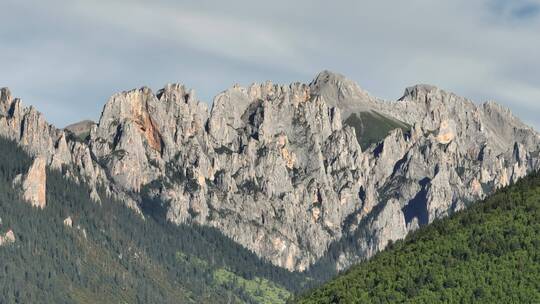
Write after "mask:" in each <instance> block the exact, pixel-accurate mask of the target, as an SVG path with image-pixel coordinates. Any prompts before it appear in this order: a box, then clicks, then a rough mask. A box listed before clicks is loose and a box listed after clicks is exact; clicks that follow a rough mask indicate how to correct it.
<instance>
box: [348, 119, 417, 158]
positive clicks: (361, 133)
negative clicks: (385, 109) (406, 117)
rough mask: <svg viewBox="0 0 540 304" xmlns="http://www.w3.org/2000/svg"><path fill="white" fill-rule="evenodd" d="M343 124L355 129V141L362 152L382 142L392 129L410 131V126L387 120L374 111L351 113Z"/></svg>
mask: <svg viewBox="0 0 540 304" xmlns="http://www.w3.org/2000/svg"><path fill="white" fill-rule="evenodd" d="M344 124H345V125H347V126H350V127H353V128H354V129H355V131H356V139H357V140H358V143H359V144H360V147H362V149H363V150H366V149H367V148H369V147H370V146H371V145H372V144H376V143H378V142H380V141H381V140H383V139H384V138H385V137H386V136H387V135H388V133H390V131H392V130H394V129H402V130H403V131H404V132H408V131H409V130H410V126H409V125H407V124H406V123H403V122H401V121H398V120H394V119H391V118H388V117H386V116H384V115H382V114H380V113H378V112H375V111H370V112H360V113H359V114H356V113H353V114H351V116H349V117H348V118H347V119H346V120H345V122H344Z"/></svg>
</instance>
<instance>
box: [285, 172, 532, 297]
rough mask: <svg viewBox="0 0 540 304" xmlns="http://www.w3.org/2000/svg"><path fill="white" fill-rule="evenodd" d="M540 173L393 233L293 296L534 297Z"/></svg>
mask: <svg viewBox="0 0 540 304" xmlns="http://www.w3.org/2000/svg"><path fill="white" fill-rule="evenodd" d="M539 231H540V174H538V173H536V174H532V175H531V176H528V177H526V178H524V179H522V180H520V181H519V182H517V184H515V185H512V186H510V187H508V188H505V189H502V190H498V191H497V192H496V194H494V195H492V196H490V197H489V198H488V199H486V200H485V201H482V202H479V203H477V204H475V205H473V206H471V207H470V208H468V209H467V210H464V211H462V212H459V213H456V214H454V215H453V216H451V217H450V218H446V219H442V220H436V221H435V222H433V223H432V224H431V225H429V226H427V227H425V228H422V229H420V230H419V231H417V232H414V233H412V234H411V235H409V236H408V237H407V238H406V239H405V240H404V241H397V242H395V243H393V244H391V245H390V246H389V248H388V249H387V250H385V251H384V252H381V253H379V254H377V255H376V256H375V257H373V258H372V259H371V260H369V261H367V262H364V263H361V264H359V265H357V266H354V267H352V268H351V269H350V270H349V271H347V272H346V273H344V274H343V275H340V276H339V277H337V278H335V279H333V280H332V281H331V282H329V283H328V284H326V285H325V286H323V287H321V288H319V289H315V290H313V291H310V292H309V293H307V294H305V295H304V296H301V297H300V298H298V299H296V301H294V302H295V303H305V304H307V303H538V302H540V288H539V286H538V282H539V279H540V255H539V252H540V234H539V233H538V232H539Z"/></svg>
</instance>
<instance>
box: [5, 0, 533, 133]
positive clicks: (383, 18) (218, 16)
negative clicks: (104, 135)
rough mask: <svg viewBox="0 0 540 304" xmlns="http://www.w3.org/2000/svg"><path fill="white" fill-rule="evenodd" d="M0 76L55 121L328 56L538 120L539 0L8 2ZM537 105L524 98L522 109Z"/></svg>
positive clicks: (272, 73)
mask: <svg viewBox="0 0 540 304" xmlns="http://www.w3.org/2000/svg"><path fill="white" fill-rule="evenodd" d="M4 7H5V9H6V11H9V12H10V14H5V15H4V16H3V21H2V22H3V26H2V27H0V39H2V41H9V43H2V44H0V66H1V67H2V73H0V85H8V86H10V87H11V88H12V91H13V93H14V94H15V95H17V96H21V97H23V99H24V100H25V101H26V102H27V103H31V104H35V105H36V106H37V107H38V108H39V109H41V110H42V111H44V112H45V114H46V115H47V117H48V118H49V119H50V120H51V121H53V122H54V123H56V124H58V125H65V124H67V123H70V122H73V121H76V120H78V119H81V118H87V117H88V116H89V118H94V119H96V118H97V116H98V115H99V112H100V110H101V107H102V105H103V103H104V102H105V101H106V99H107V98H108V96H110V95H111V94H113V93H114V92H116V91H121V90H127V89H131V88H133V87H140V86H142V85H149V86H151V87H153V88H156V89H157V88H159V87H161V86H163V85H164V84H165V83H168V82H182V83H185V84H186V85H188V86H190V87H193V88H195V89H196V91H197V92H198V93H199V96H201V97H202V98H203V99H204V100H206V101H210V100H211V99H212V97H213V96H214V95H216V94H217V93H218V92H219V91H221V90H224V89H226V88H227V87H229V86H231V85H232V84H234V83H240V84H244V85H247V84H249V83H250V82H252V81H253V82H255V81H256V82H261V81H265V80H272V81H274V82H279V83H289V82H292V81H304V82H308V81H310V80H311V79H312V78H313V77H314V76H315V74H316V73H317V72H319V71H320V70H323V69H331V70H335V71H338V72H341V73H343V74H345V75H347V76H348V77H349V78H351V79H354V80H356V81H357V82H358V83H359V84H360V86H362V87H364V88H365V89H367V90H368V91H371V92H372V93H373V94H374V95H376V96H380V97H383V98H387V99H395V98H397V97H399V96H400V95H401V93H402V92H403V89H404V88H405V87H406V86H409V85H412V84H415V83H432V84H436V85H438V86H440V87H442V88H445V89H448V90H450V91H454V92H456V93H458V94H460V95H464V96H466V97H469V98H472V99H474V100H476V101H478V102H481V101H484V100H488V99H496V100H497V101H499V102H501V103H503V104H505V105H507V106H509V107H510V108H512V109H513V111H514V112H515V113H516V114H517V115H518V116H520V117H523V119H524V120H526V121H527V122H529V123H531V124H534V125H535V126H536V127H537V128H540V118H539V117H534V116H535V115H532V114H531V112H532V111H534V110H536V109H538V106H537V105H538V104H539V103H538V101H539V98H540V96H539V94H538V79H540V77H539V76H540V58H539V57H538V56H537V54H536V53H537V50H538V49H540V40H539V39H538V38H537V36H538V28H540V16H539V12H540V1H536V0H534V1H533V0H516V1H504V0H474V1H465V0H456V1H437V0H430V1H428V0H410V1H400V2H396V1H388V0H381V1H353V0H344V1H339V2H330V1H321V0H313V1H307V0H300V1H293V2H291V1H284V0H275V1H266V2H260V1H247V0H232V1H226V2H225V1H208V0H201V1H172V0H170V1H169V0H164V1H152V2H149V1H142V0H132V1H127V0H119V1H114V2H113V1H105V0H95V1H67V0H50V1H47V2H46V3H44V2H43V1H37V0H33V1H24V2H23V1H15V0H6V3H5V4H4ZM531 110H532V111H531Z"/></svg>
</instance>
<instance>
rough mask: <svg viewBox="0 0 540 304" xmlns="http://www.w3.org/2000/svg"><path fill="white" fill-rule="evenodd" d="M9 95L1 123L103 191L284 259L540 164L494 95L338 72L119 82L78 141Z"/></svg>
mask: <svg viewBox="0 0 540 304" xmlns="http://www.w3.org/2000/svg"><path fill="white" fill-rule="evenodd" d="M1 94H2V95H1V99H0V134H1V135H3V136H5V137H8V138H12V139H14V140H17V141H18V142H19V143H20V144H21V145H22V146H24V147H26V149H27V150H28V151H29V152H30V153H32V154H33V155H36V156H38V155H39V156H40V157H43V158H44V160H45V163H46V164H47V165H49V166H51V167H53V168H64V170H65V171H66V174H67V175H68V176H70V177H71V178H74V179H77V180H79V181H80V182H86V183H88V184H89V185H90V186H91V189H93V191H92V195H93V197H94V198H95V200H96V201H99V195H98V194H97V188H98V187H99V186H103V187H104V188H105V189H107V195H114V196H116V197H118V198H120V199H122V200H124V201H125V202H126V204H127V205H128V206H130V207H132V208H134V209H135V210H138V211H142V212H144V211H145V210H144V209H145V208H163V209H164V214H166V215H165V216H166V217H167V219H168V220H169V221H171V222H173V223H178V224H179V223H197V224H201V225H208V226H212V227H216V228H218V229H219V230H221V231H222V232H223V233H224V234H226V235H227V236H229V237H231V238H232V239H233V240H235V241H236V242H238V243H240V244H242V245H244V246H245V247H247V248H249V249H251V250H252V251H254V252H255V253H257V254H258V255H259V256H261V257H264V258H266V259H268V260H270V261H271V262H272V263H274V264H276V265H279V266H281V267H285V268H287V269H290V270H300V271H303V270H306V269H308V268H309V267H310V265H312V264H313V263H315V262H316V261H317V260H318V259H319V258H320V257H322V256H323V255H324V254H325V252H326V251H327V250H328V248H329V246H331V244H332V243H334V242H337V241H339V240H340V239H342V238H343V237H345V236H349V237H350V236H353V235H354V236H358V237H357V238H356V239H355V240H354V243H355V244H354V246H350V247H348V248H347V247H345V248H344V249H343V250H342V252H341V256H340V259H339V261H338V263H337V265H336V267H337V268H338V269H344V268H346V267H348V266H349V265H350V264H351V263H353V262H355V261H357V260H359V259H364V258H369V257H370V256H372V255H373V254H374V253H376V252H378V251H380V250H382V249H384V248H385V246H386V245H387V244H388V242H390V241H395V240H397V239H401V238H403V237H405V236H406V235H407V233H409V232H410V231H412V230H415V229H417V228H418V227H420V226H422V225H426V224H428V223H430V222H432V221H433V220H434V219H437V218H440V217H444V216H447V215H449V214H452V213H453V212H456V211H458V210H461V209H463V208H466V207H467V206H468V205H469V204H471V203H472V202H474V201H476V200H479V199H482V198H483V197H485V196H486V195H487V194H489V193H491V192H492V191H494V189H497V188H500V187H503V186H506V185H508V184H509V183H512V182H514V181H516V180H517V179H519V178H520V177H523V176H524V175H525V174H527V173H528V172H531V171H533V170H538V169H539V168H540V161H539V151H540V135H539V134H538V133H537V132H536V131H534V130H533V129H532V128H530V127H528V126H526V125H524V124H523V123H522V122H520V121H519V119H517V118H516V117H514V116H513V115H512V114H511V113H510V111H509V110H507V109H505V108H503V107H501V106H500V105H497V104H495V103H493V102H488V103H485V104H483V105H477V104H475V103H473V102H471V101H469V100H467V99H465V98H461V97H459V96H456V95H455V94H452V93H449V92H445V91H443V90H441V89H439V88H436V87H433V86H428V85H417V86H414V87H411V88H407V89H406V90H405V93H404V96H403V97H402V98H400V99H399V100H397V101H392V102H389V101H383V100H380V99H377V98H375V97H372V96H371V95H369V93H367V92H366V91H364V90H362V89H361V88H360V87H359V86H358V85H357V84H355V83H354V82H352V81H351V80H348V79H346V78H345V77H344V76H342V75H339V74H335V73H331V72H328V71H325V72H322V73H320V74H319V75H318V76H317V77H316V78H315V80H314V81H313V82H312V83H310V84H302V83H293V84H291V85H275V84H272V83H270V82H267V83H264V84H253V85H251V86H249V87H247V88H243V87H239V86H234V87H232V88H230V89H228V90H226V91H224V92H222V93H220V94H219V95H218V96H216V97H215V99H214V101H213V103H212V106H211V108H210V109H208V107H207V105H206V104H205V103H204V102H201V101H199V100H198V99H197V97H196V96H195V93H194V92H193V90H190V89H187V88H185V87H184V86H182V85H179V84H170V85H167V86H165V88H163V89H161V90H159V91H157V92H155V93H154V92H152V90H150V89H149V88H141V89H135V90H131V91H127V92H122V93H118V94H115V95H114V96H112V97H111V98H110V99H109V101H108V102H107V103H106V105H105V106H104V108H103V112H102V115H101V117H100V119H99V122H98V123H97V124H90V123H88V124H86V125H85V126H84V128H77V130H82V131H81V134H84V135H85V136H84V138H80V137H79V138H78V139H74V138H73V136H68V135H69V134H67V133H68V132H73V131H70V130H69V129H66V130H59V129H56V128H54V127H53V126H50V125H48V124H47V123H46V122H45V120H44V119H43V117H42V115H41V114H40V113H39V112H37V111H36V110H35V109H33V108H25V107H23V106H22V105H21V102H20V100H18V99H13V98H12V97H11V94H10V93H9V91H8V90H7V89H2V91H1ZM143 201H144V202H145V203H144V204H143V203H142V202H143ZM148 201H152V202H157V201H160V202H163V203H162V204H159V205H156V206H148V204H147V203H146V202H148ZM156 204H157V203H156ZM358 232H362V233H358ZM353 248H354V250H353Z"/></svg>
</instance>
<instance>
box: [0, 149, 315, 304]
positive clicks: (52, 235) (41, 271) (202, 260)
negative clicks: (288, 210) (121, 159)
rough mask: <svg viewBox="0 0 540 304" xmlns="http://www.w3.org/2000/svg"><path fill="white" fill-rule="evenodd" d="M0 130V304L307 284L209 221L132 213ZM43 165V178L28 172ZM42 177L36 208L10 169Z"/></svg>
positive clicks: (254, 291)
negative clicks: (38, 162) (40, 161)
mask: <svg viewBox="0 0 540 304" xmlns="http://www.w3.org/2000/svg"><path fill="white" fill-rule="evenodd" d="M33 163H35V161H34V160H32V159H31V158H30V157H29V156H28V155H27V154H26V153H25V152H24V151H23V150H22V149H21V148H19V147H17V145H16V144H15V143H14V142H11V141H9V140H6V139H2V138H0V266H1V267H0V303H284V302H285V300H286V299H287V298H288V297H289V296H290V294H291V293H292V292H299V291H301V290H302V289H303V288H305V287H307V286H311V285H310V284H311V283H310V281H313V280H310V281H308V278H307V277H306V276H305V275H303V274H299V273H290V272H288V271H287V270H284V269H281V268H278V267H276V266H273V265H272V264H270V263H268V262H266V261H263V260H261V259H259V258H258V257H257V256H256V255H255V254H253V253H252V252H249V251H248V250H247V249H245V248H243V247H242V246H240V245H238V244H236V243H235V242H234V241H232V240H231V239H229V238H227V237H225V236H224V235H223V234H222V233H220V232H219V231H217V230H216V229H212V228H207V227H201V226H187V225H178V226H177V225H174V224H171V223H167V222H166V221H164V219H163V218H161V219H160V218H158V217H155V216H154V215H151V214H148V215H147V216H145V218H142V217H141V216H140V214H138V213H136V212H135V211H133V210H131V209H128V208H125V206H124V205H123V204H122V203H121V202H118V201H115V200H113V199H110V198H107V195H105V194H104V193H101V192H103V191H104V189H98V193H100V196H101V197H102V201H101V204H96V203H94V202H93V201H92V200H91V198H90V195H89V193H90V189H88V187H87V186H86V185H84V184H82V183H81V184H77V183H76V182H74V181H73V180H72V179H71V178H66V177H65V176H63V174H62V172H61V171H59V170H56V169H46V168H45V167H44V166H37V167H36V166H34V165H33ZM32 170H34V171H36V172H39V170H43V171H44V172H43V173H45V170H46V176H47V178H46V180H45V181H43V180H41V179H33V178H31V177H30V178H28V176H30V174H27V172H31V171H32ZM25 175H26V177H25V181H27V183H29V184H32V185H39V184H41V183H42V182H44V183H46V188H47V193H46V200H44V201H43V202H45V204H46V206H44V207H42V205H35V204H34V203H33V202H31V201H27V200H26V199H24V198H25V197H22V196H20V195H19V194H20V193H19V191H23V192H26V191H27V190H26V189H19V187H13V186H12V183H11V182H12V180H14V179H15V178H16V177H17V176H25Z"/></svg>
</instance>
